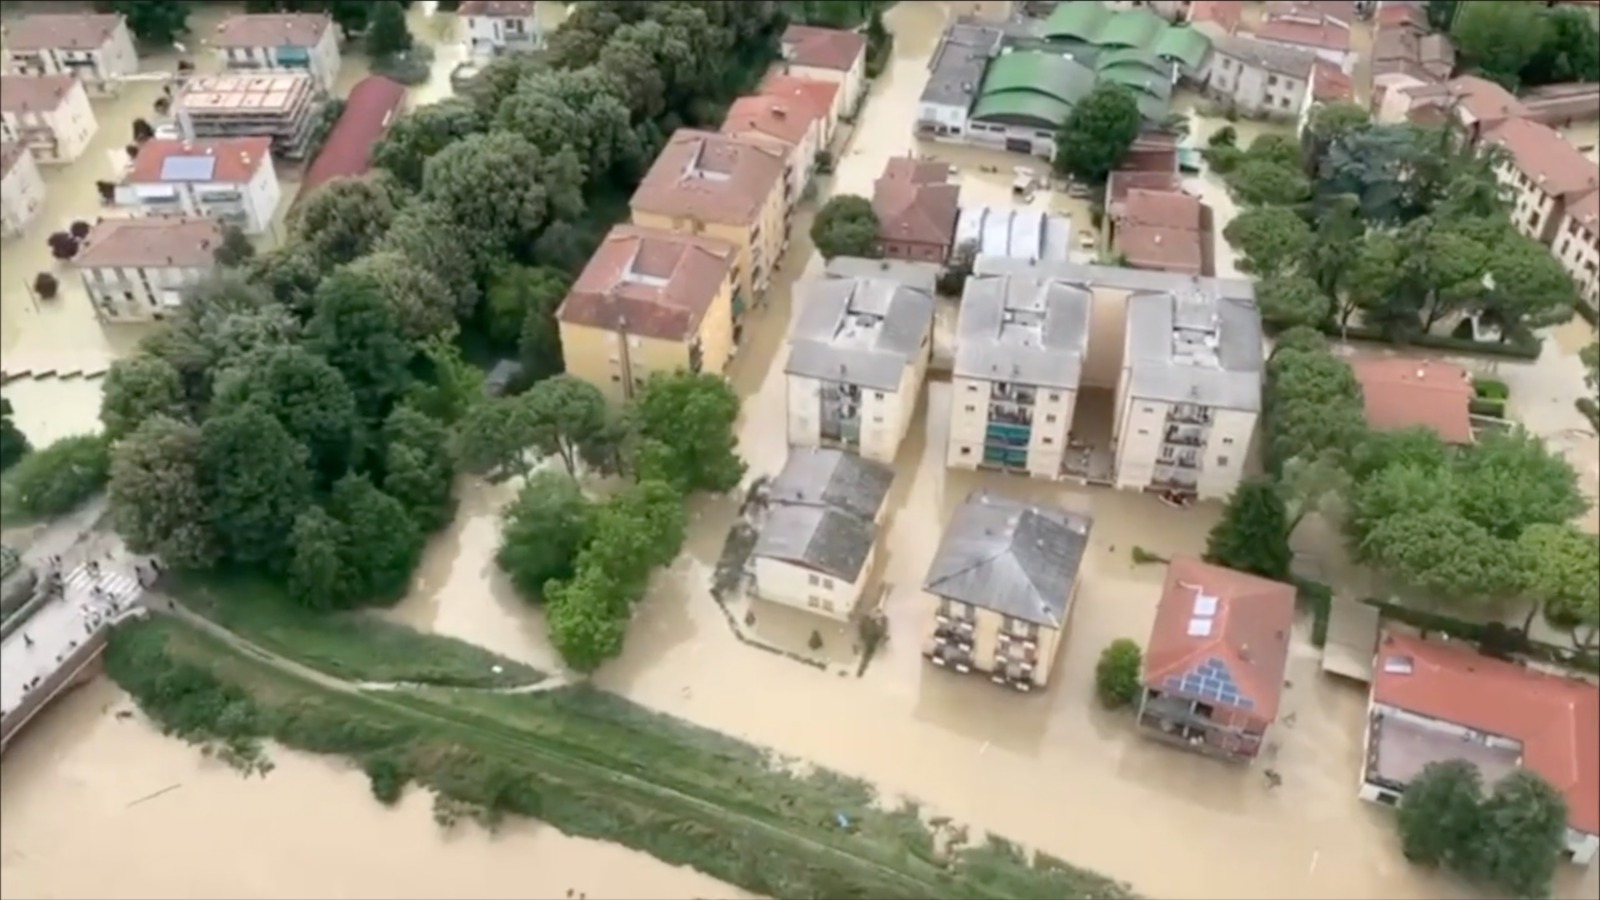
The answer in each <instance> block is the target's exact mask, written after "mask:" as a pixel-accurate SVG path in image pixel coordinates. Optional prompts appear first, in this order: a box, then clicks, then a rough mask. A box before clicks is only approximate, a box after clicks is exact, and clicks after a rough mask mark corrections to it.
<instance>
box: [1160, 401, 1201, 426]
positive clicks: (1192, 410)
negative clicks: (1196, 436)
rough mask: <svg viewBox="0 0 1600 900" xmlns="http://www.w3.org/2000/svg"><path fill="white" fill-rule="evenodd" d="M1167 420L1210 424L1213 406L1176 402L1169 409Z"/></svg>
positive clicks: (1192, 423)
mask: <svg viewBox="0 0 1600 900" xmlns="http://www.w3.org/2000/svg"><path fill="white" fill-rule="evenodd" d="M1167 422H1169V423H1176V424H1182V425H1210V424H1211V407H1209V406H1200V405H1198V404H1194V403H1176V404H1173V406H1172V407H1171V408H1170V409H1168V410H1167Z"/></svg>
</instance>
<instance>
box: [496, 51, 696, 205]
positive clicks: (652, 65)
mask: <svg viewBox="0 0 1600 900" xmlns="http://www.w3.org/2000/svg"><path fill="white" fill-rule="evenodd" d="M655 27H656V28H657V29H658V30H659V26H655ZM628 37H629V36H627V35H619V36H618V38H617V39H615V40H613V41H612V42H611V43H610V44H609V45H607V47H606V49H605V53H604V57H605V58H604V59H603V60H602V62H601V64H600V66H599V67H597V68H588V69H578V70H568V71H560V70H547V71H540V72H533V73H529V74H527V75H526V76H524V77H523V78H522V79H521V80H520V81H519V82H518V84H517V86H516V88H515V90H514V91H513V92H512V93H511V94H510V95H509V96H507V97H506V98H505V99H504V100H503V101H502V102H500V103H499V104H498V105H497V106H496V115H495V122H496V125H497V126H498V129H499V130H501V131H509V132H512V133H515V134H519V135H521V136H522V137H524V138H526V139H527V141H528V143H530V144H532V145H533V146H534V147H537V148H538V149H539V151H540V152H541V153H543V154H545V155H547V156H553V155H555V154H557V153H560V152H561V151H562V150H566V149H569V148H570V149H571V150H572V151H573V152H574V153H576V154H577V158H578V161H579V162H580V163H582V164H583V167H584V170H585V172H586V179H585V180H586V183H587V184H589V185H598V184H601V183H603V182H604V181H605V180H606V179H607V177H608V176H610V175H611V174H612V173H616V174H618V175H628V176H630V177H631V176H632V172H633V169H634V168H635V167H636V166H637V165H638V163H639V162H640V154H641V152H642V148H641V143H640V139H639V134H638V133H637V132H636V131H635V130H634V128H633V122H632V121H631V120H630V118H629V111H630V105H631V106H632V111H633V113H634V114H635V115H637V116H638V117H639V118H640V119H641V120H644V121H655V120H656V119H657V118H658V117H659V116H660V115H661V111H662V109H664V106H665V103H666V95H665V92H664V91H665V89H664V86H663V76H662V70H661V69H660V68H659V67H658V65H657V60H656V58H655V57H654V56H652V55H651V54H650V53H649V52H648V51H646V50H643V49H642V48H640V47H639V46H638V43H637V42H636V41H634V40H629V39H628ZM655 41H656V46H658V47H663V49H665V47H664V45H663V43H662V41H663V39H662V38H660V37H657V38H656V39H655ZM629 183H632V182H631V181H630V182H629Z"/></svg>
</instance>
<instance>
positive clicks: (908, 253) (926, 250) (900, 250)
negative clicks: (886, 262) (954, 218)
mask: <svg viewBox="0 0 1600 900" xmlns="http://www.w3.org/2000/svg"><path fill="white" fill-rule="evenodd" d="M878 249H879V250H880V251H881V252H882V253H883V255H884V256H886V257H888V258H889V259H904V260H909V261H911V262H931V263H942V262H944V258H945V256H946V255H948V254H947V251H948V250H949V248H948V247H946V246H945V245H944V244H930V243H925V242H922V241H894V240H889V241H880V242H879V243H878Z"/></svg>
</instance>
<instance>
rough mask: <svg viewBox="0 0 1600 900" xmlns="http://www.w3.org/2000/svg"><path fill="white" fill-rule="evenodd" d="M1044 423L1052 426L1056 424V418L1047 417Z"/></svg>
mask: <svg viewBox="0 0 1600 900" xmlns="http://www.w3.org/2000/svg"><path fill="white" fill-rule="evenodd" d="M1044 421H1045V424H1046V425H1054V424H1055V423H1056V417H1055V416H1051V415H1047V416H1045V417H1044Z"/></svg>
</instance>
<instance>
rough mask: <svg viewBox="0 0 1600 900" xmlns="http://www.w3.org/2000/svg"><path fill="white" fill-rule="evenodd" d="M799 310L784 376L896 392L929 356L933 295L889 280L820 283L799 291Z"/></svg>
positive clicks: (807, 284)
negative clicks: (919, 358) (909, 370)
mask: <svg viewBox="0 0 1600 900" xmlns="http://www.w3.org/2000/svg"><path fill="white" fill-rule="evenodd" d="M794 293H795V305H796V306H797V307H799V309H800V313H799V315H798V316H797V317H796V319H795V322H794V327H793V328H792V329H791V330H790V332H789V363H788V365H787V366H786V367H785V368H784V372H785V373H786V374H789V375H799V376H802V377H805V378H818V379H822V380H825V381H840V382H845V383H847V384H857V385H861V386H863V387H867V388H871V389H872V390H875V391H897V390H899V389H900V379H901V377H902V375H903V374H904V373H905V369H906V367H907V366H909V365H911V364H912V363H913V362H914V361H915V360H916V358H917V356H918V354H925V353H927V352H928V349H927V341H928V336H929V334H930V333H931V331H932V329H933V293H932V291H929V290H923V289H919V288H915V287H911V286H908V285H906V284H903V283H901V282H899V281H894V280H891V279H888V278H873V277H855V278H816V279H808V280H806V281H802V282H800V283H799V284H798V285H796V286H795V289H794Z"/></svg>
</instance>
